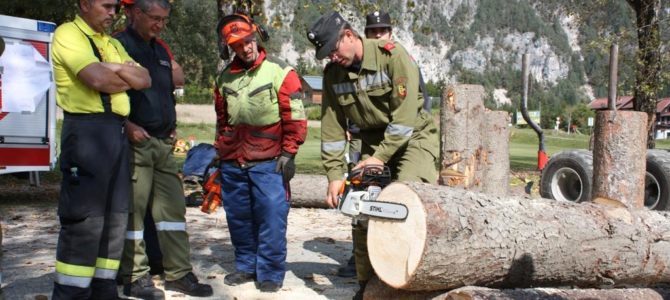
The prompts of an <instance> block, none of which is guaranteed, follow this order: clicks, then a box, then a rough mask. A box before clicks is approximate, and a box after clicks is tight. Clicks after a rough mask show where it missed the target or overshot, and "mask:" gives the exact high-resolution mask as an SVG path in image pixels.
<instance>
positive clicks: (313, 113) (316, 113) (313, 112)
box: [305, 105, 321, 121]
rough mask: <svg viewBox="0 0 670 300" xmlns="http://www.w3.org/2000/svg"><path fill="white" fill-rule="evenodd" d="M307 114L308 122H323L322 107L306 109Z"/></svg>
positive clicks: (313, 106)
mask: <svg viewBox="0 0 670 300" xmlns="http://www.w3.org/2000/svg"><path fill="white" fill-rule="evenodd" d="M305 114H306V115H307V120H316V121H319V120H321V105H311V106H307V107H305Z"/></svg>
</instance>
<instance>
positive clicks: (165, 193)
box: [116, 0, 212, 299]
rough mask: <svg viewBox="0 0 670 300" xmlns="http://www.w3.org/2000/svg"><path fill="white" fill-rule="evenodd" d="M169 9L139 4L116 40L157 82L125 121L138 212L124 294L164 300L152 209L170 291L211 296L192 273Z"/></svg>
mask: <svg viewBox="0 0 670 300" xmlns="http://www.w3.org/2000/svg"><path fill="white" fill-rule="evenodd" d="M170 8H171V6H170V3H169V2H168V1H167V0H135V1H134V5H133V6H132V8H130V9H131V10H132V12H131V14H132V16H133V17H132V22H131V23H130V26H128V27H127V28H126V30H124V31H122V32H120V33H119V34H117V35H116V38H117V39H119V41H120V42H121V44H123V46H124V47H125V48H126V50H127V51H128V54H129V55H130V56H131V57H132V58H133V59H135V61H137V62H138V63H139V64H141V65H142V66H144V67H145V68H147V69H148V70H149V74H150V75H151V79H152V83H153V84H152V86H151V88H150V89H145V90H129V91H128V95H129V96H130V104H131V113H130V117H129V119H128V122H126V131H127V134H128V139H129V140H130V142H131V145H132V153H133V164H132V171H133V177H132V179H133V201H132V208H133V209H132V211H131V213H130V216H129V222H128V231H127V233H126V243H125V249H124V253H123V258H122V260H121V272H120V273H121V276H122V277H123V279H124V283H125V286H124V294H125V295H127V296H134V297H141V298H143V299H164V293H163V291H161V290H159V289H157V288H156V287H154V284H153V281H152V280H151V276H150V274H149V266H148V260H147V255H146V251H145V243H144V217H145V215H146V212H147V208H150V209H151V214H152V216H153V220H154V222H155V225H156V226H155V228H156V230H157V232H158V241H159V245H160V248H161V252H162V253H163V266H164V269H165V289H167V290H174V291H178V292H181V293H184V294H186V295H190V296H199V297H207V296H211V295H212V288H211V286H209V285H206V284H201V283H199V282H198V279H197V277H196V276H195V275H194V274H193V272H192V270H193V267H192V266H191V263H190V261H189V260H190V257H189V256H190V251H189V250H190V249H189V248H190V246H189V241H188V234H187V233H186V222H185V221H186V219H185V214H186V206H185V202H184V197H183V195H184V192H183V190H182V186H181V181H180V179H179V177H178V175H177V172H178V167H177V164H176V162H175V160H174V157H173V155H172V145H173V143H174V138H175V134H176V111H175V100H174V95H173V91H174V82H173V76H172V74H173V73H172V65H171V61H172V59H171V57H170V55H169V53H168V51H167V49H166V48H165V46H163V44H162V43H159V42H157V38H158V36H159V35H160V32H161V31H162V30H163V28H164V26H165V23H166V22H167V20H168V16H169V14H170Z"/></svg>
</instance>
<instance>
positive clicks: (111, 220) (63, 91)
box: [51, 0, 151, 300]
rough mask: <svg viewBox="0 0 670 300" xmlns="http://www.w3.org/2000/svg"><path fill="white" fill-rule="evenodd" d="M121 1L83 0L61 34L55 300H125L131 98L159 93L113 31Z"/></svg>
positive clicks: (57, 52)
mask: <svg viewBox="0 0 670 300" xmlns="http://www.w3.org/2000/svg"><path fill="white" fill-rule="evenodd" d="M116 4H117V1H116V0H79V1H78V5H79V14H78V15H77V16H76V17H75V20H74V21H73V22H67V23H64V24H62V25H60V26H59V27H58V28H57V29H56V32H55V33H54V38H53V46H52V52H51V56H52V62H53V69H54V78H55V81H56V87H57V95H56V101H57V103H58V106H60V107H61V108H62V109H63V111H64V120H63V129H62V133H61V143H60V148H61V155H60V159H59V162H60V170H61V172H62V173H63V179H62V182H61V193H60V199H59V202H58V216H59V218H60V224H61V229H60V234H59V236H58V245H57V249H56V276H55V280H54V281H55V282H54V290H53V297H52V298H53V299H102V300H105V299H117V298H118V293H117V290H116V282H115V280H114V279H115V278H116V275H117V271H118V268H119V265H120V260H121V252H122V250H123V237H124V236H125V234H124V233H125V229H126V225H127V223H128V203H129V201H128V200H129V199H130V194H131V192H130V189H131V187H130V169H129V167H130V166H129V161H130V158H129V147H128V139H127V137H126V135H125V132H124V123H125V121H126V117H127V116H128V114H129V112H130V103H129V99H128V95H126V93H125V91H127V90H129V89H137V90H141V89H145V88H148V87H149V86H151V78H150V77H149V73H148V72H147V70H146V69H144V68H142V67H141V66H140V65H138V64H137V63H136V62H135V61H134V60H133V59H132V58H131V57H130V56H128V53H126V51H125V49H124V48H123V46H121V44H120V43H119V42H118V41H117V40H116V39H114V38H112V37H110V36H109V35H108V34H106V33H105V32H106V31H107V30H108V29H109V27H110V26H111V25H112V22H113V20H114V15H115V13H116Z"/></svg>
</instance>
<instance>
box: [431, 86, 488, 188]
mask: <svg viewBox="0 0 670 300" xmlns="http://www.w3.org/2000/svg"><path fill="white" fill-rule="evenodd" d="M483 97H484V88H483V87H482V86H480V85H456V86H450V87H448V88H446V89H444V90H443V96H442V99H443V100H442V103H441V116H440V129H441V133H442V134H441V151H440V152H441V166H442V167H441V171H440V182H441V184H443V185H448V186H452V187H463V188H466V189H479V188H481V187H480V186H481V179H482V172H483V170H484V164H485V162H483V161H482V159H483V158H485V157H484V156H485V153H484V152H483V151H484V150H483V149H484V147H483V141H482V134H481V129H482V124H483V116H484V110H485V108H484V100H483Z"/></svg>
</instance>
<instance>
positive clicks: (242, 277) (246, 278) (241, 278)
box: [223, 271, 256, 285]
mask: <svg viewBox="0 0 670 300" xmlns="http://www.w3.org/2000/svg"><path fill="white" fill-rule="evenodd" d="M255 279H256V274H253V273H244V272H240V271H235V272H233V273H230V274H228V275H226V277H223V283H225V284H227V285H238V284H243V283H247V282H252V281H254V280H255Z"/></svg>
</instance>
